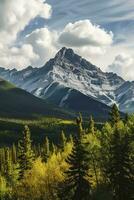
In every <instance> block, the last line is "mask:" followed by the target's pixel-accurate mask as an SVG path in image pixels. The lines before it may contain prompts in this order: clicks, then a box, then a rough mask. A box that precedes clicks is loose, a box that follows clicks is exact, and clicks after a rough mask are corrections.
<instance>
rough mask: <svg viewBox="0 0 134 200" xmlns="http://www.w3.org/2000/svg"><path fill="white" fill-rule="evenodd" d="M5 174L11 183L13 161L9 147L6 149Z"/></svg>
mask: <svg viewBox="0 0 134 200" xmlns="http://www.w3.org/2000/svg"><path fill="white" fill-rule="evenodd" d="M4 175H5V177H6V179H7V182H8V183H9V184H10V183H11V178H12V161H11V156H10V149H9V148H6V149H5V173H4Z"/></svg>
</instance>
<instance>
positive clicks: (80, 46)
mask: <svg viewBox="0 0 134 200" xmlns="http://www.w3.org/2000/svg"><path fill="white" fill-rule="evenodd" d="M59 42H60V43H61V44H62V45H65V46H67V47H73V48H74V49H75V50H76V51H77V52H78V53H80V54H81V55H84V56H86V57H89V56H92V55H102V54H104V53H105V51H106V49H107V48H108V47H109V46H110V45H111V44H112V43H113V33H112V32H106V31H105V30H104V29H102V28H101V27H100V26H98V25H95V24H92V23H91V22H90V21H89V20H80V21H77V22H75V23H69V24H67V25H66V27H65V28H64V30H63V31H62V32H61V34H60V37H59Z"/></svg>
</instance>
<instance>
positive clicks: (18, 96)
mask: <svg viewBox="0 0 134 200" xmlns="http://www.w3.org/2000/svg"><path fill="white" fill-rule="evenodd" d="M44 115H45V116H48V117H50V116H51V117H52V116H54V117H57V118H71V117H72V116H74V114H72V113H69V112H67V111H63V110H62V109H60V108H57V107H55V106H53V105H51V104H49V103H47V102H46V101H44V100H41V99H39V98H37V97H35V96H33V95H32V94H30V93H28V92H26V91H24V90H22V89H20V88H16V87H15V86H14V85H12V84H11V83H9V82H7V81H5V80H3V79H0V117H7V118H22V119H32V118H39V117H42V116H44Z"/></svg>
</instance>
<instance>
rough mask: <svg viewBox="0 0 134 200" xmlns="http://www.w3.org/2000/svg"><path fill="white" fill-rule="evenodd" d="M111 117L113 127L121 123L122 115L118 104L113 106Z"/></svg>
mask: <svg viewBox="0 0 134 200" xmlns="http://www.w3.org/2000/svg"><path fill="white" fill-rule="evenodd" d="M110 116H111V119H110V121H111V124H112V125H114V124H116V123H117V122H119V120H120V113H119V109H118V107H117V105H116V104H114V105H113V106H112V110H111V113H110Z"/></svg>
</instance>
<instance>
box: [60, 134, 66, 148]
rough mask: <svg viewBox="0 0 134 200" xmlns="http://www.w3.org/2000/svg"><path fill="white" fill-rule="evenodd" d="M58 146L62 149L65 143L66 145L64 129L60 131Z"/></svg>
mask: <svg viewBox="0 0 134 200" xmlns="http://www.w3.org/2000/svg"><path fill="white" fill-rule="evenodd" d="M60 138H61V139H60V146H61V149H62V150H64V148H65V145H66V142H67V138H66V136H65V134H64V131H62V132H61V137H60Z"/></svg>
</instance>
